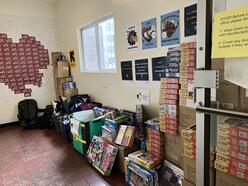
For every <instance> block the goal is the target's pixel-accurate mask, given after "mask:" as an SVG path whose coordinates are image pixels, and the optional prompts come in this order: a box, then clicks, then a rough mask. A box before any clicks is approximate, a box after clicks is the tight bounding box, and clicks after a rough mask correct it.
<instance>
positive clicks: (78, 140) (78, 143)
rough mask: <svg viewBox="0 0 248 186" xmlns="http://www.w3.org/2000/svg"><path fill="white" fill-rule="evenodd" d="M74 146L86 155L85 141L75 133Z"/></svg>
mask: <svg viewBox="0 0 248 186" xmlns="http://www.w3.org/2000/svg"><path fill="white" fill-rule="evenodd" d="M73 147H74V149H76V150H77V151H78V152H80V153H81V154H82V155H83V156H86V153H87V147H86V144H85V142H84V141H83V140H82V139H81V138H80V137H79V136H77V135H75V134H74V135H73Z"/></svg>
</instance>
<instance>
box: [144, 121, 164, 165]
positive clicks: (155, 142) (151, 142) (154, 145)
mask: <svg viewBox="0 0 248 186" xmlns="http://www.w3.org/2000/svg"><path fill="white" fill-rule="evenodd" d="M164 145H165V143H164V134H163V133H162V132H160V131H159V119H158V118H155V119H152V120H148V121H146V147H147V152H149V153H151V154H152V155H154V156H155V157H157V158H158V159H160V160H161V161H162V160H163V159H164V153H165V149H164Z"/></svg>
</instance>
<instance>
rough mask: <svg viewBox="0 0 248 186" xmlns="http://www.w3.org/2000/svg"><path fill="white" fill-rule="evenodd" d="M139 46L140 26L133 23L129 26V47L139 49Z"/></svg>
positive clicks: (129, 48)
mask: <svg viewBox="0 0 248 186" xmlns="http://www.w3.org/2000/svg"><path fill="white" fill-rule="evenodd" d="M138 48H139V37H138V27H137V25H133V26H130V27H128V28H127V49H128V50H137V49H138Z"/></svg>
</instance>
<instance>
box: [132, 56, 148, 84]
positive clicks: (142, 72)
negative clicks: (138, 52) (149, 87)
mask: <svg viewBox="0 0 248 186" xmlns="http://www.w3.org/2000/svg"><path fill="white" fill-rule="evenodd" d="M135 76H136V81H149V72H148V59H140V60H135Z"/></svg>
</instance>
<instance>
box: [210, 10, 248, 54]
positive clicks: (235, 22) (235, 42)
mask: <svg viewBox="0 0 248 186" xmlns="http://www.w3.org/2000/svg"><path fill="white" fill-rule="evenodd" d="M233 57H248V6H246V7H242V8H237V9H231V10H227V11H224V12H219V13H216V14H215V16H214V29H213V46H212V58H233Z"/></svg>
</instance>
